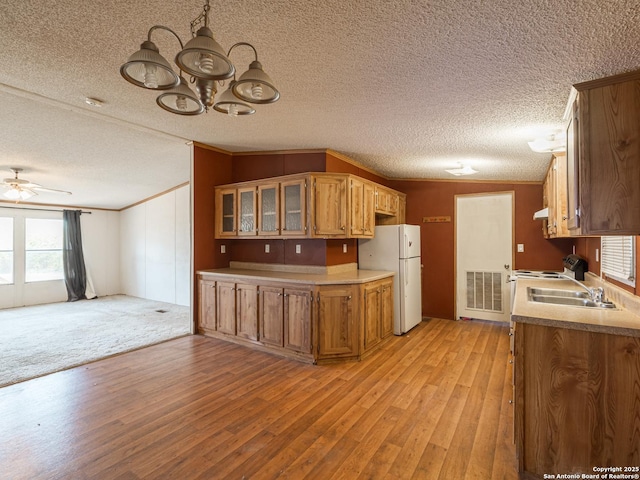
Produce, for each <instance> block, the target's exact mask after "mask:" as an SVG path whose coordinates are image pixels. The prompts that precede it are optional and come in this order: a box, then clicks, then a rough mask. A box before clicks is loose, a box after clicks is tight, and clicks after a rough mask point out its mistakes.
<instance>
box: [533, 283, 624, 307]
mask: <svg viewBox="0 0 640 480" xmlns="http://www.w3.org/2000/svg"><path fill="white" fill-rule="evenodd" d="M527 294H528V298H529V301H530V302H537V303H549V304H553V305H569V306H574V307H589V308H616V305H615V304H614V303H612V302H607V301H603V302H594V301H593V300H592V299H591V298H590V296H589V294H588V293H587V292H581V291H579V290H557V289H551V288H532V287H528V288H527Z"/></svg>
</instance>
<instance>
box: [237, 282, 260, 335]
mask: <svg viewBox="0 0 640 480" xmlns="http://www.w3.org/2000/svg"><path fill="white" fill-rule="evenodd" d="M236 335H237V336H239V337H244V338H248V339H249V340H258V286H257V285H250V284H246V283H237V284H236Z"/></svg>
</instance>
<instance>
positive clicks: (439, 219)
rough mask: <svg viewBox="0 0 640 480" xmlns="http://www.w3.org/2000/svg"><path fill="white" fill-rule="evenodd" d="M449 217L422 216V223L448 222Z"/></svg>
mask: <svg viewBox="0 0 640 480" xmlns="http://www.w3.org/2000/svg"><path fill="white" fill-rule="evenodd" d="M450 222H451V217H449V216H439V217H422V223H450Z"/></svg>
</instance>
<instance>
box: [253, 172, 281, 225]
mask: <svg viewBox="0 0 640 480" xmlns="http://www.w3.org/2000/svg"><path fill="white" fill-rule="evenodd" d="M279 206H280V198H279V196H278V184H277V183H271V184H266V185H260V186H259V187H258V211H259V214H258V235H279V234H280V211H279Z"/></svg>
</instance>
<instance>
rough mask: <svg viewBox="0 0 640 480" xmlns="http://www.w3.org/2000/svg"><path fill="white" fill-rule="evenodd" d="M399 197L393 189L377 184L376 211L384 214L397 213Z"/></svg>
mask: <svg viewBox="0 0 640 480" xmlns="http://www.w3.org/2000/svg"><path fill="white" fill-rule="evenodd" d="M398 204H399V199H398V194H397V193H396V192H394V191H393V190H390V189H388V188H385V187H382V186H380V185H377V186H376V213H380V214H382V215H397V214H398V206H399V205H398Z"/></svg>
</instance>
